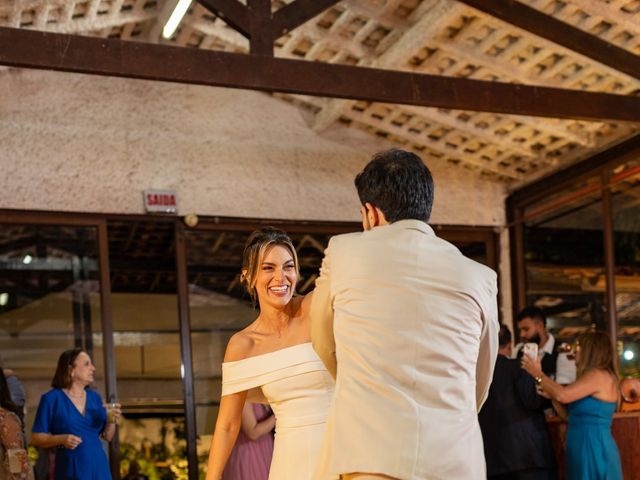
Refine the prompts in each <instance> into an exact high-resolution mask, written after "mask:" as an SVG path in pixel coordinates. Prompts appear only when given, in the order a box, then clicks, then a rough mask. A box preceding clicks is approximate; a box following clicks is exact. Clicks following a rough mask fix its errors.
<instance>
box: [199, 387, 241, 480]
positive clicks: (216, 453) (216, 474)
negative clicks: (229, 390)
mask: <svg viewBox="0 0 640 480" xmlns="http://www.w3.org/2000/svg"><path fill="white" fill-rule="evenodd" d="M246 398H247V392H246V391H244V392H238V393H234V394H232V395H225V396H224V397H222V399H221V400H220V409H219V410H218V420H217V421H216V427H215V430H214V432H213V440H212V441H211V449H210V450H209V462H208V464H207V477H206V480H219V479H220V478H222V472H223V470H224V467H225V465H226V464H227V460H228V459H229V455H230V454H231V449H232V448H233V445H234V444H235V443H236V438H237V437H238V432H239V431H240V423H241V421H242V408H243V406H244V403H245V400H246Z"/></svg>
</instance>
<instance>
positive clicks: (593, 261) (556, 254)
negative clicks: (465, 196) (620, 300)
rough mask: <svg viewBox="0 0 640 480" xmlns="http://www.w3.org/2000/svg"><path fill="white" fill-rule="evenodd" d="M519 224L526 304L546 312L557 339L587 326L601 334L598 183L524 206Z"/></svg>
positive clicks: (602, 293) (602, 273) (569, 336)
mask: <svg viewBox="0 0 640 480" xmlns="http://www.w3.org/2000/svg"><path fill="white" fill-rule="evenodd" d="M524 220H525V225H524V249H525V251H524V256H525V270H526V298H527V304H529V305H536V306H538V307H540V308H543V309H544V310H545V312H547V315H548V324H547V326H548V328H549V330H550V331H551V333H552V334H553V335H554V336H556V337H558V338H560V339H562V340H571V339H573V338H574V337H575V336H577V334H578V333H580V332H581V331H583V330H585V329H587V328H589V327H591V326H596V327H597V328H598V329H600V330H606V329H607V325H606V316H605V284H606V282H605V269H604V249H603V243H604V242H603V230H602V228H603V227H602V200H601V187H600V180H599V178H596V177H594V178H590V179H588V180H586V181H582V182H579V183H576V184H575V185H573V186H572V188H569V189H565V190H563V191H562V192H560V193H557V194H555V195H551V196H548V197H546V198H545V199H544V200H542V201H540V202H537V203H534V204H532V205H530V206H528V207H527V208H526V209H525V212H524Z"/></svg>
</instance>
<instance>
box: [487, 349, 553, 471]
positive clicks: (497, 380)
mask: <svg viewBox="0 0 640 480" xmlns="http://www.w3.org/2000/svg"><path fill="white" fill-rule="evenodd" d="M545 400H546V399H544V398H542V397H540V396H539V395H538V394H537V393H536V385H535V381H534V379H533V378H532V377H531V376H530V375H529V374H528V373H526V372H525V371H524V370H522V368H521V367H520V362H519V361H518V360H515V359H509V358H507V357H505V356H504V355H498V359H497V361H496V368H495V371H494V373H493V382H492V383H491V388H490V389H489V396H488V398H487V401H486V402H485V404H484V406H483V407H482V410H481V411H480V414H479V415H478V419H479V421H480V428H481V430H482V438H483V441H484V452H485V458H486V461H487V475H488V476H493V475H502V474H506V473H510V472H517V471H520V470H525V469H532V468H549V469H551V468H555V460H554V456H553V451H552V450H551V443H550V441H549V434H548V432H547V425H546V420H545V416H544V407H545V405H547V402H546V401H545Z"/></svg>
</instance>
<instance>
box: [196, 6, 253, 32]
mask: <svg viewBox="0 0 640 480" xmlns="http://www.w3.org/2000/svg"><path fill="white" fill-rule="evenodd" d="M197 1H198V3H199V4H200V5H202V6H203V7H204V8H206V9H207V10H209V11H210V12H213V13H215V14H216V15H217V16H218V17H220V18H221V19H222V20H224V21H225V23H226V24H227V25H229V26H230V27H231V28H233V29H234V30H236V31H237V32H239V33H241V34H242V35H243V36H244V37H246V38H249V37H250V36H251V25H250V18H249V9H248V8H247V7H246V6H245V5H243V4H242V3H240V2H239V1H238V0H197Z"/></svg>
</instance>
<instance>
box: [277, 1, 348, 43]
mask: <svg viewBox="0 0 640 480" xmlns="http://www.w3.org/2000/svg"><path fill="white" fill-rule="evenodd" d="M339 1H340V0H296V1H294V2H291V3H289V4H288V5H285V6H284V7H282V8H280V9H278V10H277V11H276V12H275V13H274V14H273V30H272V31H273V38H274V40H275V39H277V38H278V37H281V36H282V35H286V34H287V33H289V32H290V31H291V30H293V29H294V28H297V27H299V26H300V25H302V24H303V23H305V22H307V21H309V20H311V19H312V18H313V17H315V16H316V15H318V14H320V13H322V12H323V11H325V10H326V9H328V8H329V7H331V6H333V5H335V4H336V3H338V2H339Z"/></svg>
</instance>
